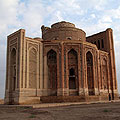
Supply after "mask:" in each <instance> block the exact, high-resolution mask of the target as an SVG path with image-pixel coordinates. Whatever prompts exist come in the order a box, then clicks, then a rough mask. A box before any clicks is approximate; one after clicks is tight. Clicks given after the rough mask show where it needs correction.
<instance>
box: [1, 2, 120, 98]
mask: <svg viewBox="0 0 120 120" xmlns="http://www.w3.org/2000/svg"><path fill="white" fill-rule="evenodd" d="M58 21H69V22H73V23H74V24H75V25H76V27H79V28H81V29H83V30H84V31H85V32H86V34H87V36H88V35H92V34H94V33H97V32H100V31H104V30H106V29H107V28H112V29H113V32H114V45H115V56H116V69H117V80H118V87H119V91H120V0H0V98H3V97H4V88H5V87H4V86H5V72H6V46H7V44H6V39H7V35H9V34H11V33H12V32H15V31H16V30H18V29H20V28H23V29H25V30H26V36H29V37H39V36H40V37H41V31H40V27H41V25H43V24H44V25H45V26H50V25H51V24H53V23H55V22H58Z"/></svg>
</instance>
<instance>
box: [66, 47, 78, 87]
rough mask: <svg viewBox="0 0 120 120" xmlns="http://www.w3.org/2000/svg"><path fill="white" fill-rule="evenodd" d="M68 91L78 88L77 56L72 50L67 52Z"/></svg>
mask: <svg viewBox="0 0 120 120" xmlns="http://www.w3.org/2000/svg"><path fill="white" fill-rule="evenodd" d="M68 69H69V89H77V88H78V54H77V52H76V51H75V50H74V49H71V50H70V51H69V52H68Z"/></svg>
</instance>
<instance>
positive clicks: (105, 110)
mask: <svg viewBox="0 0 120 120" xmlns="http://www.w3.org/2000/svg"><path fill="white" fill-rule="evenodd" d="M103 112H111V110H107V109H104V110H103Z"/></svg>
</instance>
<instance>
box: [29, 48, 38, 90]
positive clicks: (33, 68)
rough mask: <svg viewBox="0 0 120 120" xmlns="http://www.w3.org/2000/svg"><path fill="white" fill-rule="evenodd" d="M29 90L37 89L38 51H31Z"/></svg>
mask: <svg viewBox="0 0 120 120" xmlns="http://www.w3.org/2000/svg"><path fill="white" fill-rule="evenodd" d="M29 88H33V89H35V88H37V51H36V49H35V48H31V49H30V50H29Z"/></svg>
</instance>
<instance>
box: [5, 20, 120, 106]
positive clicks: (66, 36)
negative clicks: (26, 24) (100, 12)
mask: <svg viewBox="0 0 120 120" xmlns="http://www.w3.org/2000/svg"><path fill="white" fill-rule="evenodd" d="M41 30H42V38H29V37H26V36H25V30H23V29H20V30H18V31H16V32H15V33H13V34H11V35H9V36H8V41H7V70H6V90H5V104H27V103H31V104H32V103H40V102H69V101H72V102H74V101H77V102H80V101H98V100H109V96H111V98H112V99H117V98H118V91H117V78H116V68H115V55H114V45H113V32H112V29H110V28H109V29H107V30H105V31H103V32H100V33H97V34H94V35H92V36H89V37H86V33H85V32H84V31H83V30H81V29H79V28H76V27H75V25H74V24H73V23H69V22H65V21H62V22H58V23H55V24H53V25H51V28H50V27H45V26H44V25H43V26H42V27H41Z"/></svg>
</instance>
